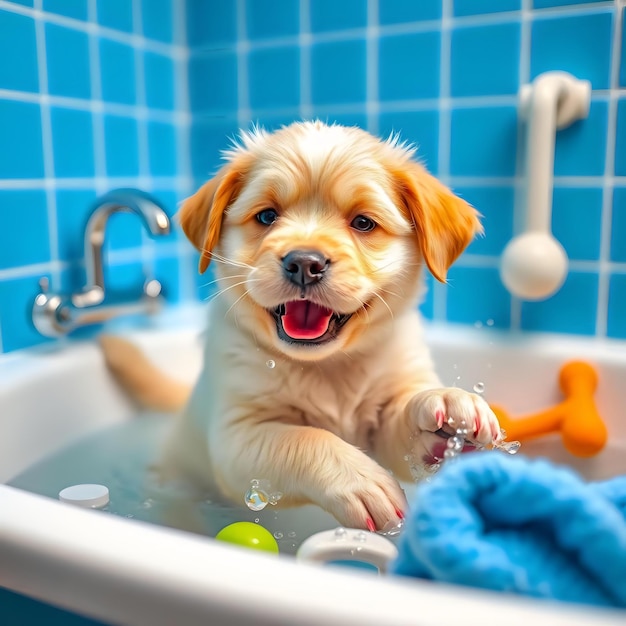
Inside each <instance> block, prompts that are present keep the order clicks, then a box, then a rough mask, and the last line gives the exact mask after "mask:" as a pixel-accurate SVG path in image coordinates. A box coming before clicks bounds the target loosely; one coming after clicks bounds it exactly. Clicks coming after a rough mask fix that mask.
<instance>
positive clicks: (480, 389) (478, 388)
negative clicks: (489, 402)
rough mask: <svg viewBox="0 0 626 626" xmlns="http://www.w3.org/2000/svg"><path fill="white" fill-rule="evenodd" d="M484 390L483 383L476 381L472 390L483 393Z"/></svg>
mask: <svg viewBox="0 0 626 626" xmlns="http://www.w3.org/2000/svg"><path fill="white" fill-rule="evenodd" d="M484 391H485V383H483V382H478V383H476V384H475V385H474V392H475V393H483V392H484Z"/></svg>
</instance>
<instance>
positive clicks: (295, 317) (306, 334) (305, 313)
mask: <svg viewBox="0 0 626 626" xmlns="http://www.w3.org/2000/svg"><path fill="white" fill-rule="evenodd" d="M270 313H271V314H272V316H273V317H274V320H275V321H276V330H277V331H278V336H279V337H280V339H282V340H283V341H288V342H289V343H298V344H320V343H325V342H327V341H332V340H333V339H335V337H337V334H338V333H339V331H340V330H341V328H342V327H343V326H344V324H345V323H346V322H347V321H348V320H349V319H350V317H351V315H352V314H348V315H343V314H341V313H337V312H335V311H332V310H331V309H327V308H326V307H323V306H321V305H320V304H316V303H315V302H311V301H310V300H292V301H291V302H286V303H285V304H281V305H280V306H278V307H276V308H275V309H273V310H272V311H270Z"/></svg>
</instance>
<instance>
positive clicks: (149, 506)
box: [141, 498, 154, 509]
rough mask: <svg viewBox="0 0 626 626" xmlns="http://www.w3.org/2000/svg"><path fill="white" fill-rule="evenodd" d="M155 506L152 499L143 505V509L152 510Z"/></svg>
mask: <svg viewBox="0 0 626 626" xmlns="http://www.w3.org/2000/svg"><path fill="white" fill-rule="evenodd" d="M153 505H154V500H153V499H152V498H148V499H146V500H144V501H143V502H142V503H141V508H142V509H151V508H152V506H153Z"/></svg>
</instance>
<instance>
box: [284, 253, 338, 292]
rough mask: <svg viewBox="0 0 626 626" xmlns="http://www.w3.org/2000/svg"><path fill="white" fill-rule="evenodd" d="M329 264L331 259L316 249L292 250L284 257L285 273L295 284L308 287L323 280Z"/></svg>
mask: <svg viewBox="0 0 626 626" xmlns="http://www.w3.org/2000/svg"><path fill="white" fill-rule="evenodd" d="M329 265H330V259H327V258H325V257H324V256H323V255H322V254H320V253H319V252H317V251H315V250H292V251H291V252H289V254H287V255H286V256H285V257H283V274H284V275H285V278H287V279H288V280H289V281H291V282H292V283H294V285H298V287H306V286H307V285H312V284H313V283H316V282H318V281H319V280H321V278H322V275H323V274H324V272H325V271H326V268H327V267H328V266H329Z"/></svg>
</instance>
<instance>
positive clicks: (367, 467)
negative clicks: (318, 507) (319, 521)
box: [322, 458, 407, 531]
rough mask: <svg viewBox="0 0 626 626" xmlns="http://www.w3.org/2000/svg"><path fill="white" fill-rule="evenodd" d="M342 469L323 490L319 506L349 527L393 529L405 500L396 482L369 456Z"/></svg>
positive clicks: (405, 505) (403, 509) (404, 508)
mask: <svg viewBox="0 0 626 626" xmlns="http://www.w3.org/2000/svg"><path fill="white" fill-rule="evenodd" d="M366 461H367V463H366V464H363V462H361V463H359V465H358V466H354V467H353V468H351V469H352V471H350V472H342V474H340V475H338V476H337V477H336V478H335V479H334V480H333V483H332V485H329V486H328V487H327V489H326V490H325V493H324V496H323V499H322V506H323V507H324V508H325V509H326V510H327V511H329V512H330V513H332V514H333V515H334V516H335V517H336V518H337V520H338V521H339V523H340V524H343V525H344V526H347V527H349V528H363V529H367V530H371V531H375V530H378V531H383V530H391V529H392V528H396V527H397V526H398V524H400V523H401V522H402V520H403V518H404V511H406V509H407V502H406V498H405V495H404V492H403V491H402V489H401V487H400V485H399V484H398V482H397V481H396V480H395V478H393V476H391V474H389V472H387V471H386V470H384V469H383V468H382V467H380V466H379V465H378V464H377V463H375V462H374V461H372V460H371V459H369V458H366Z"/></svg>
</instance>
